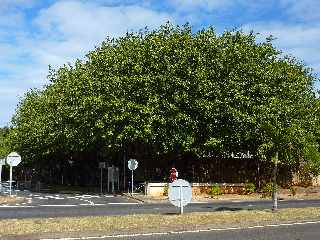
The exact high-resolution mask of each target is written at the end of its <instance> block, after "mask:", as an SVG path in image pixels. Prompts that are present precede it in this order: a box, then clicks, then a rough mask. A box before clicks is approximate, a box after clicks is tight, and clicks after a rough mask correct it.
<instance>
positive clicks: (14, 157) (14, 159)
mask: <svg viewBox="0 0 320 240" xmlns="http://www.w3.org/2000/svg"><path fill="white" fill-rule="evenodd" d="M6 161H7V164H8V165H10V166H11V167H15V166H18V164H19V163H20V162H21V156H20V155H19V154H18V153H16V152H12V153H10V154H9V155H8V156H7V159H6Z"/></svg>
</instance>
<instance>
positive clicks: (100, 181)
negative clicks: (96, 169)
mask: <svg viewBox="0 0 320 240" xmlns="http://www.w3.org/2000/svg"><path fill="white" fill-rule="evenodd" d="M100 194H102V168H100Z"/></svg>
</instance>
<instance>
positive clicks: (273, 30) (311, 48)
mask: <svg viewBox="0 0 320 240" xmlns="http://www.w3.org/2000/svg"><path fill="white" fill-rule="evenodd" d="M243 30H244V31H250V30H254V31H255V32H258V33H260V35H259V39H260V40H264V39H265V38H266V37H268V36H269V35H273V36H274V37H275V38H276V40H275V41H274V44H275V46H276V47H278V48H280V49H281V50H283V53H284V54H290V55H292V56H294V57H297V58H298V59H299V60H302V61H304V62H305V63H306V64H307V65H308V66H309V67H312V68H313V69H314V71H315V72H317V73H320V66H319V63H320V54H319V52H320V45H319V42H320V25H318V24H317V25H306V24H295V25H293V24H284V23H264V22H260V23H252V24H248V25H245V26H243Z"/></svg>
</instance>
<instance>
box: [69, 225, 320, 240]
mask: <svg viewBox="0 0 320 240" xmlns="http://www.w3.org/2000/svg"><path fill="white" fill-rule="evenodd" d="M79 239H80V238H79ZM90 239H91V240H97V239H123V240H179V239H184V240H194V239H199V240H208V239H210V240H319V239H320V223H319V222H310V223H298V224H293V225H269V226H252V227H251V228H244V229H237V228H236V227H235V228H226V229H213V230H205V231H198V232H191V231H189V232H188V231H186V232H164V233H161V232H158V233H157V232H155V233H154V234H144V235H143V234H141V235H139V234H137V235H135V236H125V235H124V236H120V235H118V236H116V237H112V236H108V237H106V238H101V237H100V238H90ZM75 240H77V239H75Z"/></svg>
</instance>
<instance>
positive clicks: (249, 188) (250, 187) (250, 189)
mask: <svg viewBox="0 0 320 240" xmlns="http://www.w3.org/2000/svg"><path fill="white" fill-rule="evenodd" d="M255 191H256V186H255V185H254V183H250V182H247V183H245V184H244V193H245V194H252V193H254V192H255Z"/></svg>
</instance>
